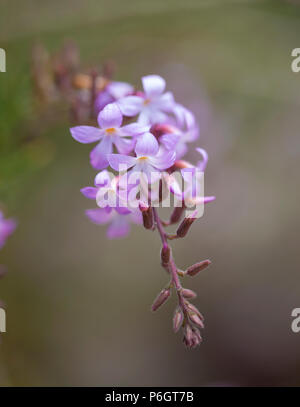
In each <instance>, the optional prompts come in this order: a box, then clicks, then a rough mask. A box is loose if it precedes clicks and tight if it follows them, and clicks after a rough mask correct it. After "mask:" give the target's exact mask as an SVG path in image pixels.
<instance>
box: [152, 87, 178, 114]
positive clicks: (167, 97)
mask: <svg viewBox="0 0 300 407" xmlns="http://www.w3.org/2000/svg"><path fill="white" fill-rule="evenodd" d="M155 104H156V107H157V108H159V109H161V110H162V111H164V112H168V113H171V112H173V110H174V106H175V101H174V96H173V93H172V92H166V93H164V94H163V95H161V96H160V97H159V98H158V99H157V100H156V101H155Z"/></svg>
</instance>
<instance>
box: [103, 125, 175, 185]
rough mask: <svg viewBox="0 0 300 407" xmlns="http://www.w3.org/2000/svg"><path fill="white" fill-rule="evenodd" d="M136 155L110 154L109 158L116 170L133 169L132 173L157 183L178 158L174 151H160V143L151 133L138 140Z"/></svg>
mask: <svg viewBox="0 0 300 407" xmlns="http://www.w3.org/2000/svg"><path fill="white" fill-rule="evenodd" d="M135 153H136V157H132V156H127V155H122V154H108V156H107V157H108V161H109V164H110V166H111V167H112V168H113V169H114V170H116V171H120V170H121V169H122V170H123V169H126V170H128V169H130V168H131V171H137V172H140V173H142V174H144V175H145V177H146V178H147V180H148V181H150V180H151V181H155V180H156V179H157V178H158V177H159V174H160V171H162V170H165V169H167V168H170V167H171V166H172V165H173V164H174V161H175V158H176V154H175V152H174V151H168V152H167V153H166V152H164V151H162V150H160V149H159V144H158V141H157V140H156V138H155V137H154V136H153V134H151V133H145V134H143V135H142V136H140V137H139V138H138V140H137V143H136V146H135ZM122 167H123V168H122Z"/></svg>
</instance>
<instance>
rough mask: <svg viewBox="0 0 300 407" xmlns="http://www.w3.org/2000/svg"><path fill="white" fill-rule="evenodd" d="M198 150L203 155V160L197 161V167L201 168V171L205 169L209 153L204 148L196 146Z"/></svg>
mask: <svg viewBox="0 0 300 407" xmlns="http://www.w3.org/2000/svg"><path fill="white" fill-rule="evenodd" d="M196 150H197V151H198V153H200V154H201V155H202V161H199V162H198V163H197V168H199V170H200V171H204V170H205V168H206V165H207V161H208V154H207V152H206V151H205V150H204V149H203V148H196Z"/></svg>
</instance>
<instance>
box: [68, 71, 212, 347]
mask: <svg viewBox="0 0 300 407" xmlns="http://www.w3.org/2000/svg"><path fill="white" fill-rule="evenodd" d="M142 85H143V90H136V89H134V87H133V86H131V85H130V84H127V83H123V82H113V81H111V80H109V81H107V83H106V85H105V86H104V87H103V88H102V89H101V91H99V92H98V94H97V95H96V96H95V100H94V109H95V111H96V112H97V122H98V125H95V126H86V125H82V126H76V127H72V128H71V129H70V131H71V134H72V137H73V138H74V139H75V140H77V141H79V142H80V143H97V144H96V146H95V147H94V148H93V149H92V150H91V153H90V162H91V165H92V166H93V167H94V168H95V169H97V170H100V172H99V173H98V174H97V175H96V177H95V180H94V186H90V187H85V188H83V189H82V190H81V192H82V194H83V195H84V196H86V197H87V198H89V199H92V200H95V201H96V203H97V206H98V208H95V209H89V210H87V211H86V215H87V216H88V217H89V219H90V220H91V221H92V222H94V223H96V224H109V226H108V229H107V237H108V238H120V237H124V236H127V235H128V233H129V230H130V224H131V223H136V224H140V225H143V226H144V227H145V228H146V229H148V230H157V231H158V233H159V235H160V238H161V242H162V248H161V265H162V267H163V268H164V269H165V270H166V271H167V272H168V274H169V277H170V281H169V283H168V284H167V285H166V287H165V288H164V289H163V290H162V291H161V292H160V293H159V295H158V296H157V298H156V299H155V301H154V303H153V305H152V310H153V311H156V310H157V309H158V308H159V307H160V306H161V305H163V304H164V303H165V302H166V301H167V300H168V298H169V297H170V294H171V291H172V290H175V292H176V295H177V299H178V305H177V307H176V309H175V312H174V317H173V328H174V331H175V332H177V331H179V329H180V328H182V329H183V341H184V343H185V345H186V346H187V347H189V348H194V347H196V346H197V345H199V344H200V342H201V335H200V328H203V326H204V325H203V317H202V315H201V314H200V312H199V311H198V309H197V308H196V307H195V306H194V305H193V304H191V302H190V301H191V300H192V299H194V298H195V297H196V294H195V293H194V291H192V290H189V289H186V288H183V286H182V283H181V279H182V278H183V277H185V276H190V277H192V276H195V275H196V274H198V273H199V272H200V271H201V270H203V269H205V268H206V267H207V266H209V264H210V261H209V260H204V261H201V262H199V263H196V264H194V265H192V266H190V267H188V268H187V269H186V270H185V271H183V270H180V269H178V267H177V266H176V264H175V261H174V257H173V253H172V250H171V247H170V245H169V241H171V240H173V239H177V238H184V237H185V236H186V235H187V234H188V232H189V229H190V228H191V226H192V224H193V223H194V222H195V220H196V219H197V218H199V217H200V216H202V214H203V206H204V204H206V203H208V202H210V201H212V200H214V199H215V198H214V197H213V196H209V197H205V196H204V194H203V173H204V170H205V168H206V164H207V160H208V156H207V153H206V152H205V150H203V149H201V148H197V149H196V150H197V152H198V153H199V154H200V157H201V160H200V161H199V162H198V164H197V165H196V166H194V165H192V164H191V163H189V162H187V161H184V160H183V156H184V155H185V154H186V153H187V152H188V146H189V143H191V142H193V141H195V140H196V139H197V138H198V136H199V128H198V125H197V123H196V120H195V117H194V115H193V114H192V113H191V112H190V111H189V110H188V109H186V108H185V107H184V106H182V105H180V104H178V103H177V102H176V101H175V99H174V96H173V94H172V93H171V92H166V91H165V87H166V83H165V81H164V79H163V78H161V77H160V76H158V75H148V76H144V77H143V78H142ZM158 207H173V210H172V212H171V214H170V218H169V220H167V221H164V220H162V219H161V218H160V216H159V213H158ZM175 224H179V225H178V227H177V231H176V233H175V234H169V233H167V232H166V227H168V226H170V225H175Z"/></svg>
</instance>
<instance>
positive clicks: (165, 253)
mask: <svg viewBox="0 0 300 407" xmlns="http://www.w3.org/2000/svg"><path fill="white" fill-rule="evenodd" d="M170 255H171V249H170V247H169V246H163V247H162V248H161V252H160V257H161V264H162V265H163V266H164V267H166V266H167V265H168V264H169V261H170Z"/></svg>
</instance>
